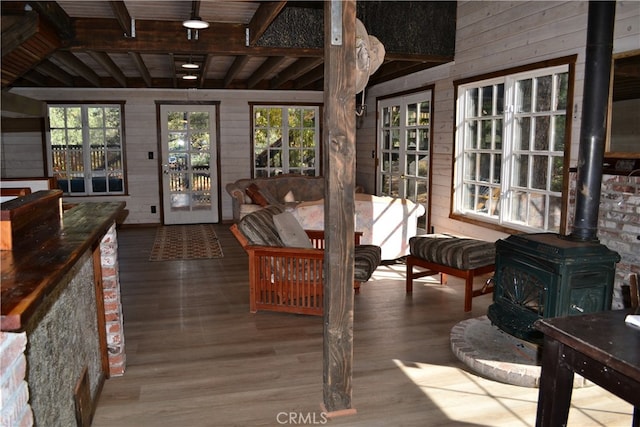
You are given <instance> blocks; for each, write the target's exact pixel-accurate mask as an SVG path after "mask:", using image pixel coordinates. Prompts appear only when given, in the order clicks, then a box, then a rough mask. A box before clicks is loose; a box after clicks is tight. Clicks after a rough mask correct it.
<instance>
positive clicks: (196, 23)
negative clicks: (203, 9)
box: [182, 16, 209, 40]
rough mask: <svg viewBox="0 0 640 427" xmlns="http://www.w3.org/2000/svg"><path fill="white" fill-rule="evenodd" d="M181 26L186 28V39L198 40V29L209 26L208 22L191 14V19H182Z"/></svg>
mask: <svg viewBox="0 0 640 427" xmlns="http://www.w3.org/2000/svg"><path fill="white" fill-rule="evenodd" d="M182 26H183V27H185V28H186V29H187V40H198V37H199V30H204V29H205V28H209V23H208V22H207V21H203V20H202V19H200V17H199V16H192V17H191V19H187V20H186V21H182Z"/></svg>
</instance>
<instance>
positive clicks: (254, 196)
mask: <svg viewBox="0 0 640 427" xmlns="http://www.w3.org/2000/svg"><path fill="white" fill-rule="evenodd" d="M263 191H264V190H261V189H260V187H258V186H257V185H256V184H255V183H254V184H251V185H249V186H248V187H247V188H246V189H245V192H246V193H247V195H248V196H249V197H251V200H252V201H253V203H255V204H256V205H260V206H263V207H264V206H269V204H270V203H269V200H268V199H267V198H266V197H265V195H264V194H263Z"/></svg>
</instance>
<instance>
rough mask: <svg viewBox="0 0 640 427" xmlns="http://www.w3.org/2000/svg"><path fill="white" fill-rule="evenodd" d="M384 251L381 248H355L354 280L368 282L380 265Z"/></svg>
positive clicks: (371, 246)
mask: <svg viewBox="0 0 640 427" xmlns="http://www.w3.org/2000/svg"><path fill="white" fill-rule="evenodd" d="M381 257H382V250H381V249H380V246H375V245H358V246H356V247H355V248H354V252H353V258H354V267H353V279H354V280H356V281H358V282H366V281H367V280H369V279H370V278H371V275H372V274H373V272H374V271H375V270H376V268H378V266H379V265H380V259H381Z"/></svg>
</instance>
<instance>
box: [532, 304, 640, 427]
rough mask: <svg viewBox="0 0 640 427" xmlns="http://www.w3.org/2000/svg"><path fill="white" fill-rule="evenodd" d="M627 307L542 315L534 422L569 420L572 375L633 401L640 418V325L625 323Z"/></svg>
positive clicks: (556, 423) (548, 423)
mask: <svg viewBox="0 0 640 427" xmlns="http://www.w3.org/2000/svg"><path fill="white" fill-rule="evenodd" d="M630 313H631V311H630V310H614V311H604V312H600V313H592V314H585V315H580V316H570V317H558V318H551V319H540V320H538V321H537V322H536V323H535V327H536V329H538V330H540V331H542V332H543V333H544V346H543V353H542V375H541V378H540V392H539V396H538V412H537V418H536V426H550V427H551V426H553V427H557V426H563V425H566V424H567V418H568V416H569V406H570V404H571V393H572V391H573V377H574V373H578V374H579V375H581V376H582V377H584V378H586V379H588V380H590V381H592V382H593V383H595V384H598V385H599V386H601V387H602V388H604V389H606V390H608V391H610V392H611V393H613V394H615V395H617V396H618V397H620V398H622V399H624V400H626V401H627V402H630V403H631V404H632V405H634V407H635V410H634V417H633V425H634V426H638V424H639V422H640V410H639V408H640V329H638V328H635V327H632V326H629V325H627V324H626V323H625V322H624V318H625V316H626V315H627V314H630Z"/></svg>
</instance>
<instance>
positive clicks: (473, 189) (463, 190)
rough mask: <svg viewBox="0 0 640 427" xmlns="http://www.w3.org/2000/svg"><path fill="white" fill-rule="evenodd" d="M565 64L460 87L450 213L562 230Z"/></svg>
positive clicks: (521, 226) (516, 225) (513, 225)
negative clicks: (452, 195) (453, 184)
mask: <svg viewBox="0 0 640 427" xmlns="http://www.w3.org/2000/svg"><path fill="white" fill-rule="evenodd" d="M568 70H569V66H568V65H561V66H557V67H550V68H544V69H537V70H532V71H527V72H522V73H518V74H511V75H507V76H503V77H498V78H494V79H487V80H483V81H476V82H473V83H469V84H464V85H460V86H458V106H457V132H456V153H455V155H456V163H455V188H454V214H458V215H461V216H463V217H468V218H473V219H480V220H483V221H486V222H491V223H496V224H499V225H502V226H506V227H511V228H516V229H520V230H523V231H552V232H558V231H559V229H560V224H561V217H562V203H563V201H562V188H563V176H564V169H563V164H564V161H563V157H564V152H565V148H566V146H567V145H568V144H566V142H565V139H566V129H567V126H568V123H567V119H568V117H567V107H568V105H567V103H568V96H567V95H568V92H569V71H568ZM569 111H570V110H569Z"/></svg>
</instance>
